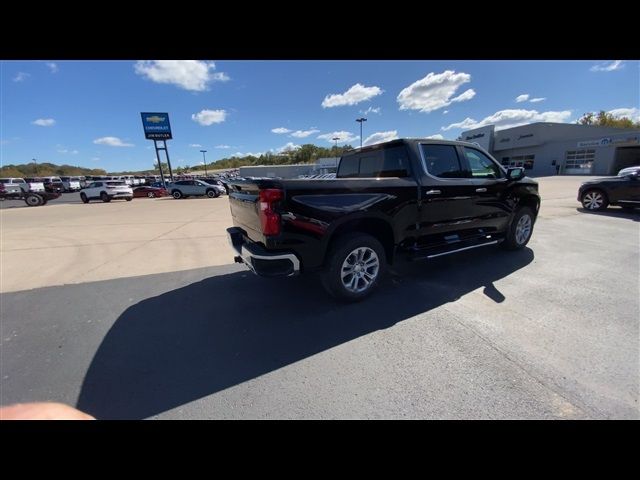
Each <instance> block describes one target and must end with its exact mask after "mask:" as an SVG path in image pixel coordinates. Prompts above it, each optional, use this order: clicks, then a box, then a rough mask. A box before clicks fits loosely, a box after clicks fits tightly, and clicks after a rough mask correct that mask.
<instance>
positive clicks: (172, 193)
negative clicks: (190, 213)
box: [171, 190, 183, 200]
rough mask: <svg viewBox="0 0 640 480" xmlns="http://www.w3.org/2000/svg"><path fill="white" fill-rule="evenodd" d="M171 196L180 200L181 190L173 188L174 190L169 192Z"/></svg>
mask: <svg viewBox="0 0 640 480" xmlns="http://www.w3.org/2000/svg"><path fill="white" fill-rule="evenodd" d="M171 196H172V197H173V198H175V199H176V200H180V199H181V198H182V197H183V195H182V192H181V191H180V190H174V191H172V192H171Z"/></svg>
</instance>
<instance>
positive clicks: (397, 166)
mask: <svg viewBox="0 0 640 480" xmlns="http://www.w3.org/2000/svg"><path fill="white" fill-rule="evenodd" d="M409 176H411V167H410V164H409V157H408V155H407V149H406V147H405V146H404V145H396V146H392V147H389V148H384V149H382V148H381V149H378V150H369V151H365V152H358V153H354V154H351V155H346V156H344V157H342V158H341V159H340V165H339V166H338V173H337V175H336V178H403V177H409Z"/></svg>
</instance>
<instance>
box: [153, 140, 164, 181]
mask: <svg viewBox="0 0 640 480" xmlns="http://www.w3.org/2000/svg"><path fill="white" fill-rule="evenodd" d="M153 146H154V147H155V148H156V159H157V160H158V169H159V170H160V179H161V180H162V186H163V187H165V188H166V186H167V184H166V183H165V181H164V174H163V173H162V162H161V161H160V152H159V151H158V150H159V148H158V141H157V140H154V141H153Z"/></svg>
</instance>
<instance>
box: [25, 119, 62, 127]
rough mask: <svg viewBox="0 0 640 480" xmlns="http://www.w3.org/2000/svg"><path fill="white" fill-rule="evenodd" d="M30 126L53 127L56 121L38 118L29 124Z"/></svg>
mask: <svg viewBox="0 0 640 480" xmlns="http://www.w3.org/2000/svg"><path fill="white" fill-rule="evenodd" d="M31 124H32V125H38V126H39V127H53V126H54V125H55V124H56V121H55V120H54V119H53V118H38V119H37V120H34V121H33V122H31Z"/></svg>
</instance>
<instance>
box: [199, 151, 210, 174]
mask: <svg viewBox="0 0 640 480" xmlns="http://www.w3.org/2000/svg"><path fill="white" fill-rule="evenodd" d="M200 151H201V152H202V161H203V162H204V175H205V177H208V176H209V174H208V173H207V159H206V158H205V156H204V154H205V153H207V151H206V150H200Z"/></svg>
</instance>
